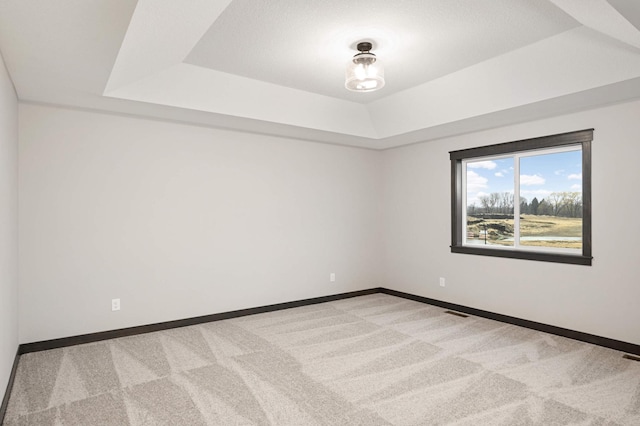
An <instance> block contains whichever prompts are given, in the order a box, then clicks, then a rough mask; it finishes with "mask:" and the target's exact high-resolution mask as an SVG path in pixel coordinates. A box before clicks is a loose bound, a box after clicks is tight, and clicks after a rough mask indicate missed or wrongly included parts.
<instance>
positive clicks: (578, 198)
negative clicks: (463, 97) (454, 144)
mask: <svg viewBox="0 0 640 426" xmlns="http://www.w3.org/2000/svg"><path fill="white" fill-rule="evenodd" d="M592 140H593V129H589V130H581V131H577V132H571V133H562V134H558V135H552V136H545V137H540V138H534V139H526V140H521V141H516V142H508V143H502V144H497V145H490V146H485V147H479V148H471V149H464V150H460V151H452V152H450V153H449V154H450V158H451V251H452V252H453V253H466V254H477V255H485V256H498V257H510V258H517V259H530V260H540V261H548V262H560V263H573V264H579V265H591V261H592V257H591V141H592Z"/></svg>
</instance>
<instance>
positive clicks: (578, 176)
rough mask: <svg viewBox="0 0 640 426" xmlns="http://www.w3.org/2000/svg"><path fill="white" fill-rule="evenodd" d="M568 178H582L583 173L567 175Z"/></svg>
mask: <svg viewBox="0 0 640 426" xmlns="http://www.w3.org/2000/svg"><path fill="white" fill-rule="evenodd" d="M567 179H575V180H582V173H574V174H571V175H569V176H567Z"/></svg>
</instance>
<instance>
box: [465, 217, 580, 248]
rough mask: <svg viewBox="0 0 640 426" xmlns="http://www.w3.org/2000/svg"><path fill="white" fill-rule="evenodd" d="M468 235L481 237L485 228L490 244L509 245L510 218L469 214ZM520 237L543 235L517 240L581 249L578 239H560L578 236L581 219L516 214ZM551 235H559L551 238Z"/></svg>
mask: <svg viewBox="0 0 640 426" xmlns="http://www.w3.org/2000/svg"><path fill="white" fill-rule="evenodd" d="M467 222H468V226H467V233H468V236H469V237H471V236H474V237H475V238H479V239H484V230H485V229H486V231H487V242H489V243H490V244H499V245H512V244H513V241H509V240H508V239H509V238H513V219H483V218H477V217H473V216H469V217H468V218H467ZM520 236H521V237H544V239H540V240H531V241H521V242H520V244H521V245H527V246H539V247H561V248H577V249H579V248H581V247H582V242H581V241H563V240H562V238H566V237H581V236H582V219H581V218H572V217H558V216H537V215H528V214H523V215H520ZM553 237H559V239H558V240H554V239H553Z"/></svg>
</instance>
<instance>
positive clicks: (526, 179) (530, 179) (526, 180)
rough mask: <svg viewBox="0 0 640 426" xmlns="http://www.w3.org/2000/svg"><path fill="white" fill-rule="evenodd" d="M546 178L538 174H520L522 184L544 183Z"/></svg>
mask: <svg viewBox="0 0 640 426" xmlns="http://www.w3.org/2000/svg"><path fill="white" fill-rule="evenodd" d="M544 183H545V180H544V178H543V177H542V176H538V175H520V185H543V184H544Z"/></svg>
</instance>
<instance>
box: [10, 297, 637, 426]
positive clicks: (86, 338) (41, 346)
mask: <svg viewBox="0 0 640 426" xmlns="http://www.w3.org/2000/svg"><path fill="white" fill-rule="evenodd" d="M375 293H384V294H388V295H391V296H397V297H401V298H404V299H409V300H414V301H416V302H422V303H426V304H429V305H433V306H438V307H441V308H444V309H449V310H452V311H457V312H463V313H465V314H469V315H474V316H478V317H483V318H488V319H492V320H495V321H500V322H504V323H508V324H513V325H517V326H520V327H525V328H530V329H532V330H537V331H542V332H545V333H550V334H555V335H558V336H562V337H567V338H569V339H574V340H579V341H582V342H587V343H592V344H594V345H598V346H604V347H606V348H611V349H615V350H617V351H620V352H627V353H631V354H634V355H640V345H636V344H633V343H628V342H623V341H620V340H615V339H610V338H608V337H602V336H596V335H593V334H588V333H582V332H579V331H575V330H569V329H566V328H562V327H556V326H553V325H548V324H543V323H539V322H535V321H529V320H525V319H521V318H516V317H512V316H508V315H502V314H497V313H495V312H489V311H484V310H481V309H476V308H471V307H468V306H463V305H458V304H455V303H449V302H443V301H441V300H437V299H430V298H428V297H423V296H417V295H415V294H410V293H404V292H401V291H397V290H390V289H388V288H382V287H377V288H371V289H367V290H360V291H352V292H348V293H340V294H334V295H331V296H323V297H315V298H312V299H303V300H297V301H294V302H286V303H278V304H275V305H267V306H261V307H257V308H249V309H241V310H237V311H230V312H222V313H218V314H211V315H204V316H200V317H193V318H186V319H181V320H175V321H166V322H161V323H155V324H148V325H141V326H137V327H128V328H121V329H118V330H109V331H102V332H98V333H90V334H83V335H80V336H72V337H64V338H61V339H53V340H45V341H41V342H33V343H25V344H22V345H20V346H19V347H18V351H17V353H16V357H15V360H14V362H13V368H12V369H11V375H10V376H9V383H8V384H7V389H6V391H5V395H4V398H3V399H2V405H1V406H0V424H2V421H3V420H4V416H5V414H6V411H7V406H8V404H9V396H10V395H11V390H12V388H13V383H14V380H15V375H16V371H17V369H18V362H19V359H20V355H22V354H25V353H29V352H37V351H44V350H49V349H57V348H62V347H66V346H74V345H79V344H83V343H92V342H98V341H101V340H108V339H115V338H118V337H126V336H134V335H137V334H143V333H150V332H153V331H162V330H168V329H171V328H177V327H186V326H190V325H196V324H202V323H206V322H212V321H220V320H225V319H230V318H238V317H243V316H247V315H254V314H261V313H265V312H273V311H279V310H283V309H289V308H297V307H300V306H308V305H315V304H318V303H325V302H331V301H334V300H341V299H348V298H351V297H357V296H365V295H368V294H375Z"/></svg>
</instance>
